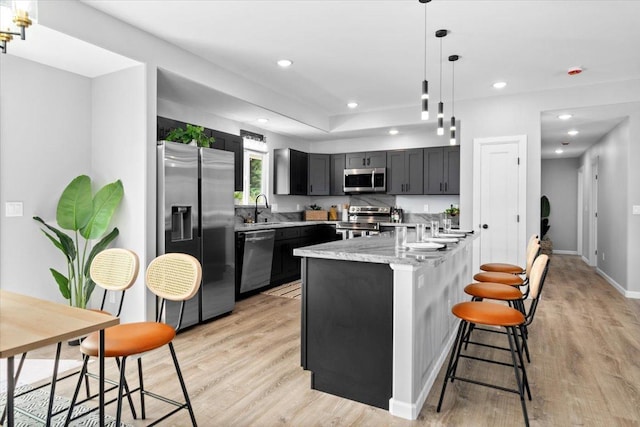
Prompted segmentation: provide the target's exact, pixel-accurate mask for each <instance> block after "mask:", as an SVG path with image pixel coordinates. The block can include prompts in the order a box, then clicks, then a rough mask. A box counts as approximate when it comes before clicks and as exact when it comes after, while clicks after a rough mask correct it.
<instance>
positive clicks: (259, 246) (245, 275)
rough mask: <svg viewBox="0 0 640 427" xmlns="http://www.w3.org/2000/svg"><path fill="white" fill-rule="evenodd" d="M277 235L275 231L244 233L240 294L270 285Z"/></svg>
mask: <svg viewBox="0 0 640 427" xmlns="http://www.w3.org/2000/svg"><path fill="white" fill-rule="evenodd" d="M275 235H276V232H275V230H256V231H246V232H244V245H243V246H244V252H243V255H242V275H241V276H240V293H244V292H249V291H252V290H254V289H258V288H261V287H263V286H266V285H268V284H269V281H270V279H271V263H272V261H273V242H274V240H275Z"/></svg>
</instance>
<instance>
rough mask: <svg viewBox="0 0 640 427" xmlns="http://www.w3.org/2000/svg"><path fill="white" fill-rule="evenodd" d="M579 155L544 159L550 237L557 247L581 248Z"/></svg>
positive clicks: (543, 180) (543, 189) (543, 170)
mask: <svg viewBox="0 0 640 427" xmlns="http://www.w3.org/2000/svg"><path fill="white" fill-rule="evenodd" d="M579 167H580V161H579V159H578V158H572V159H543V160H542V184H541V188H542V194H544V195H546V196H547V197H548V198H549V203H550V205H551V214H550V216H549V225H551V228H550V229H549V233H548V235H549V238H550V239H551V241H553V250H554V252H555V251H561V252H572V253H573V252H575V253H577V250H578V229H577V218H578V168H579Z"/></svg>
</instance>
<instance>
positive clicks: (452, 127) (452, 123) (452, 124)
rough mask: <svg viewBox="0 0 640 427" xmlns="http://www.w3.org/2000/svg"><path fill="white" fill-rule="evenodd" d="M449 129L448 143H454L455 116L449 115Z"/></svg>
mask: <svg viewBox="0 0 640 427" xmlns="http://www.w3.org/2000/svg"><path fill="white" fill-rule="evenodd" d="M449 131H450V133H451V135H450V139H449V144H451V145H456V118H455V117H454V116H451V127H450V128H449Z"/></svg>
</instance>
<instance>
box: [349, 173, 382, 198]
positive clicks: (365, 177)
mask: <svg viewBox="0 0 640 427" xmlns="http://www.w3.org/2000/svg"><path fill="white" fill-rule="evenodd" d="M386 173H387V172H386V169H385V168H364V169H345V170H344V192H345V193H381V192H382V193H383V192H385V191H386V190H387V176H386Z"/></svg>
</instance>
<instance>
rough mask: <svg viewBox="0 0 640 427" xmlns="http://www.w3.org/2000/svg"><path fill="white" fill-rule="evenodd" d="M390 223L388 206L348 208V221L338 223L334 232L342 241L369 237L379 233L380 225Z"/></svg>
mask: <svg viewBox="0 0 640 427" xmlns="http://www.w3.org/2000/svg"><path fill="white" fill-rule="evenodd" d="M383 222H391V208H390V207H388V206H350V207H349V221H343V222H339V223H338V224H337V225H336V232H337V233H340V234H342V238H343V239H351V238H354V237H361V236H371V235H374V234H379V233H380V223H383Z"/></svg>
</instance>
